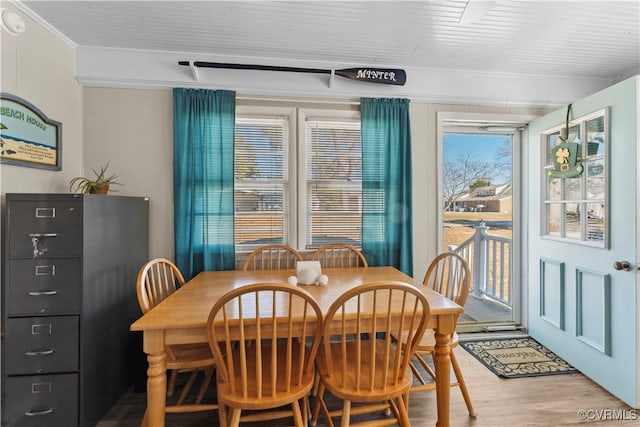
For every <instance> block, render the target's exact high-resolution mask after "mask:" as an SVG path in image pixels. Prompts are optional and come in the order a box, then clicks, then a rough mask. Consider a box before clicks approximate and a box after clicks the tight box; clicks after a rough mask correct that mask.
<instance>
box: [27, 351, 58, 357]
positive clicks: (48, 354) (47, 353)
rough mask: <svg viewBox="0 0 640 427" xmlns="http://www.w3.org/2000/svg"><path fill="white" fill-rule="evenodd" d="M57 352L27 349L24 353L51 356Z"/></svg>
mask: <svg viewBox="0 0 640 427" xmlns="http://www.w3.org/2000/svg"><path fill="white" fill-rule="evenodd" d="M55 352H56V351H55V350H35V351H25V352H24V354H26V355H27V356H50V355H52V354H53V353H55Z"/></svg>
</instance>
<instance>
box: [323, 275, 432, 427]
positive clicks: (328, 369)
mask: <svg viewBox="0 0 640 427" xmlns="http://www.w3.org/2000/svg"><path fill="white" fill-rule="evenodd" d="M346 307H350V308H351V309H347V308H346ZM354 307H355V308H357V314H356V315H348V314H347V313H349V312H351V313H353V312H354V310H353V308H354ZM428 318H429V303H428V302H427V299H426V297H425V296H424V294H423V293H422V292H421V291H420V290H419V289H417V288H416V287H414V286H412V285H409V284H407V283H403V282H394V281H381V282H373V283H365V284H362V285H359V286H357V287H355V288H353V289H350V290H349V291H347V292H345V293H344V294H342V295H341V296H339V297H338V299H337V300H336V301H335V302H334V303H333V304H332V305H331V307H330V308H329V311H328V312H327V314H326V316H325V324H324V333H323V339H322V344H321V345H320V350H319V352H318V358H317V361H316V366H317V369H318V372H319V374H320V386H319V388H318V394H317V397H316V403H315V405H314V408H313V415H312V422H311V424H312V425H315V424H316V423H317V421H318V417H319V414H320V411H321V410H322V412H323V415H324V417H325V420H326V423H327V425H328V426H333V421H332V419H331V417H332V416H335V415H341V417H342V420H341V425H342V426H343V427H344V426H348V425H350V421H351V415H359V414H363V413H370V412H373V411H380V412H382V411H383V410H385V411H386V410H389V409H390V412H392V413H393V414H394V418H393V419H388V418H386V419H382V420H376V421H375V425H392V424H396V423H398V424H399V425H400V426H410V422H409V417H408V414H407V397H408V396H407V394H408V392H409V389H410V388H411V382H412V380H413V377H412V374H411V371H410V369H409V361H410V360H411V357H413V354H414V351H415V348H416V346H417V344H418V342H419V341H420V339H421V338H422V334H423V333H424V330H425V327H426V325H427V320H428ZM336 325H339V326H337V327H336ZM392 334H396V335H402V336H406V337H407V341H406V342H404V343H402V345H401V346H400V345H396V344H395V342H394V341H393V340H392V338H391V335H392ZM326 391H328V392H330V393H331V394H333V395H334V396H336V397H337V398H339V399H342V400H343V405H342V410H339V411H330V410H329V408H328V407H327V405H326V402H325V400H324V393H325V392H326ZM352 402H363V403H367V405H365V406H358V407H354V408H352V405H351V403H352ZM380 402H382V403H380ZM354 425H357V424H354ZM367 425H373V424H370V423H369V424H367Z"/></svg>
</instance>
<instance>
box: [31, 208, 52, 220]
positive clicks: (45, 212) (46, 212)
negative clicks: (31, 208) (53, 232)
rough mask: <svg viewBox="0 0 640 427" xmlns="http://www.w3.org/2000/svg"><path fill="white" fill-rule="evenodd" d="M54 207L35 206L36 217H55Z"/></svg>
mask: <svg viewBox="0 0 640 427" xmlns="http://www.w3.org/2000/svg"><path fill="white" fill-rule="evenodd" d="M55 217H56V208H36V218H55Z"/></svg>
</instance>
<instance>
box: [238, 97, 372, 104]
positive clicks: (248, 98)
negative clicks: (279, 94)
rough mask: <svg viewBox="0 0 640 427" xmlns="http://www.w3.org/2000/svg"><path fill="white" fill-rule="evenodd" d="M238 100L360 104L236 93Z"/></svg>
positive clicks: (357, 102) (355, 102)
mask: <svg viewBox="0 0 640 427" xmlns="http://www.w3.org/2000/svg"><path fill="white" fill-rule="evenodd" d="M236 99H237V100H240V101H264V102H296V103H308V104H337V105H360V101H344V100H330V99H314V98H271V97H260V96H248V95H237V96H236Z"/></svg>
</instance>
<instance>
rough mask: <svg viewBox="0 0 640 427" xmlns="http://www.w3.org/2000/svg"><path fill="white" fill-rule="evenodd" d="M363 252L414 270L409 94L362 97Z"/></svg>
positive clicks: (370, 257)
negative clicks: (381, 97)
mask: <svg viewBox="0 0 640 427" xmlns="http://www.w3.org/2000/svg"><path fill="white" fill-rule="evenodd" d="M360 112H361V134H362V252H363V253H364V255H365V256H366V257H367V261H368V263H369V265H390V266H393V267H396V268H398V269H399V270H401V271H403V272H404V273H406V274H408V275H413V234H412V233H413V226H412V210H411V127H410V123H409V100H408V99H372V98H362V99H361V110H360Z"/></svg>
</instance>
